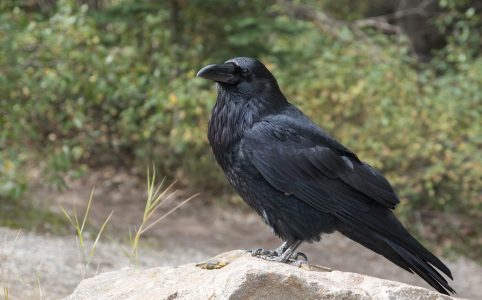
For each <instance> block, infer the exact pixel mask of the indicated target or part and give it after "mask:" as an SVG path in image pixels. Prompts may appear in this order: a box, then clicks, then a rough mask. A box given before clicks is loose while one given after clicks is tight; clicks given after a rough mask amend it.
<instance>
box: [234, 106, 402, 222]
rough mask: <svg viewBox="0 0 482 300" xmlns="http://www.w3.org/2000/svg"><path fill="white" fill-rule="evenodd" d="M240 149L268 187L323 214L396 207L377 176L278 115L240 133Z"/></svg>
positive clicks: (316, 133)
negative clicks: (289, 195)
mask: <svg viewBox="0 0 482 300" xmlns="http://www.w3.org/2000/svg"><path fill="white" fill-rule="evenodd" d="M303 121H304V120H303ZM241 151H243V154H244V155H249V157H250V159H251V161H252V163H253V165H254V166H255V167H256V169H257V170H258V171H259V172H260V173H261V174H262V176H263V177H264V178H265V179H266V180H267V181H268V182H269V183H270V184H271V185H272V186H273V187H274V188H276V189H277V190H280V191H282V192H284V193H286V194H294V195H295V196H296V197H297V198H299V199H301V200H303V201H305V202H306V203H308V204H309V205H311V206H312V207H314V208H315V209H318V210H321V211H323V212H328V213H335V212H341V213H343V212H342V211H343V210H348V211H349V210H350V209H352V208H356V209H358V210H362V211H367V210H369V208H370V206H373V205H377V204H378V205H381V206H384V207H387V208H394V207H395V205H396V204H397V203H399V199H398V197H397V195H396V194H395V193H394V191H393V189H392V187H391V186H390V183H389V182H388V181H387V180H386V179H385V178H384V177H383V176H382V175H381V174H380V173H379V172H377V171H376V170H375V169H373V168H372V167H371V166H369V165H368V164H365V163H363V162H361V161H360V160H359V159H358V158H357V157H356V155H355V154H354V153H353V152H351V151H350V150H348V149H347V148H346V147H344V146H343V145H341V144H339V143H338V142H336V141H335V140H334V139H332V138H331V137H329V136H328V135H327V134H325V133H324V132H323V131H322V130H321V129H319V128H318V127H316V126H314V125H313V124H312V123H308V122H300V120H299V119H297V118H291V117H288V116H280V115H278V116H274V117H272V118H269V119H266V120H264V121H261V122H258V123H257V124H256V125H255V126H253V128H251V129H250V130H249V131H247V132H246V133H245V135H244V137H243V140H242V143H241ZM340 210H341V211H340Z"/></svg>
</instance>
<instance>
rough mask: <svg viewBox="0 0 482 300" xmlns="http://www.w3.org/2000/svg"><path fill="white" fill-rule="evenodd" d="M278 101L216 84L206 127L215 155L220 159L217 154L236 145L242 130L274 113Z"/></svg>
mask: <svg viewBox="0 0 482 300" xmlns="http://www.w3.org/2000/svg"><path fill="white" fill-rule="evenodd" d="M277 98H278V99H280V98H282V99H283V100H284V101H282V102H283V103H287V102H286V100H285V98H284V96H283V95H282V94H280V95H278V97H277ZM278 102H279V101H273V99H265V98H262V97H260V98H258V97H248V96H246V95H243V94H240V93H237V92H236V91H232V90H227V89H225V88H223V87H219V88H218V97H217V100H216V104H215V105H214V107H213V110H212V114H211V120H210V121H209V129H208V139H209V142H210V144H211V146H212V148H213V151H214V154H215V156H216V158H218V159H219V158H220V157H219V155H222V153H225V152H226V151H228V150H229V149H230V148H231V147H232V146H233V145H235V144H237V143H238V142H239V141H240V140H241V138H242V136H243V134H244V132H245V131H246V130H248V129H250V128H251V127H252V126H253V125H254V124H255V123H256V122H258V121H259V120H261V119H262V117H263V116H266V115H269V114H272V113H274V112H276V110H277V109H279V107H280V104H281V103H278Z"/></svg>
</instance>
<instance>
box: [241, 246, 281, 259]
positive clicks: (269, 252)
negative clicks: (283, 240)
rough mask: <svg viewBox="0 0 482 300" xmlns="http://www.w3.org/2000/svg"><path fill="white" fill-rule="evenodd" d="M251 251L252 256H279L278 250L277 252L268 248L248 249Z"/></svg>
mask: <svg viewBox="0 0 482 300" xmlns="http://www.w3.org/2000/svg"><path fill="white" fill-rule="evenodd" d="M248 252H249V253H251V255H252V256H255V257H262V258H264V257H266V258H271V257H277V256H278V252H276V251H275V250H268V249H261V248H259V249H251V250H248Z"/></svg>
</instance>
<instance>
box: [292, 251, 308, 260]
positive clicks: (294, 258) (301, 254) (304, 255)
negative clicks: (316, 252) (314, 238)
mask: <svg viewBox="0 0 482 300" xmlns="http://www.w3.org/2000/svg"><path fill="white" fill-rule="evenodd" d="M300 256H301V257H302V258H303V259H304V260H305V262H306V261H308V257H307V256H306V254H304V253H303V252H296V253H293V255H291V257H290V260H294V261H299V259H298V258H299V257H300Z"/></svg>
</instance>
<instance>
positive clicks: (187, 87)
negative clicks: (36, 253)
mask: <svg viewBox="0 0 482 300" xmlns="http://www.w3.org/2000/svg"><path fill="white" fill-rule="evenodd" d="M81 2H82V1H81ZM285 2H286V1H268V2H266V1H249V2H244V1H238V2H228V1H215V0H211V1H162V2H161V1H160V2H158V3H156V2H151V1H127V0H126V1H118V2H116V1H113V2H112V3H113V4H111V5H107V6H106V7H104V8H103V9H89V7H88V6H87V5H80V4H78V3H77V2H73V1H59V2H58V3H57V4H51V5H50V6H48V7H47V8H45V9H43V10H42V9H31V7H30V6H28V5H27V4H25V3H23V2H10V4H5V3H4V4H3V6H0V9H1V10H2V14H0V95H1V97H0V111H1V119H0V125H1V128H2V130H1V132H0V160H1V161H0V162H1V165H2V168H1V169H0V171H1V175H2V176H1V179H0V197H12V195H14V196H15V197H17V198H18V197H20V195H21V192H22V191H24V190H25V189H26V181H25V179H23V178H22V176H21V175H20V174H22V172H20V171H18V172H17V171H15V172H13V173H12V170H20V169H22V168H25V166H26V165H25V163H24V162H29V164H27V165H30V166H31V165H32V163H33V165H35V166H36V167H37V168H40V169H42V170H44V172H45V174H47V176H48V177H49V181H50V182H52V183H54V184H55V185H58V186H62V185H63V182H62V178H63V176H64V174H65V173H66V172H81V171H82V170H85V169H86V168H87V167H97V166H100V165H105V164H110V165H112V164H114V165H118V166H123V167H136V166H141V167H142V168H144V166H145V165H146V164H149V163H150V162H151V161H155V162H156V163H157V165H158V167H159V168H160V169H161V170H162V172H163V173H164V174H172V176H176V177H178V178H181V179H182V180H183V182H184V183H185V184H189V185H192V186H196V187H197V188H196V189H200V188H202V189H205V190H208V191H211V192H212V193H214V194H217V195H219V194H220V193H224V192H226V183H225V180H224V179H223V178H222V174H221V172H220V171H219V169H218V168H217V167H216V165H215V162H214V160H213V158H212V155H211V153H210V150H209V147H208V144H207V139H206V137H205V135H206V128H207V122H208V118H209V113H210V109H211V107H212V105H213V104H214V101H215V90H214V87H213V86H212V83H208V82H204V81H202V80H197V79H195V74H196V71H197V70H198V69H199V68H200V67H201V66H203V65H205V64H209V63H216V62H221V61H224V60H226V59H228V58H230V57H234V56H255V57H259V58H260V59H261V60H263V61H264V62H265V63H266V64H267V65H268V67H269V68H270V69H271V70H272V71H273V72H274V74H275V75H276V76H277V78H278V79H279V81H280V85H281V86H282V88H283V90H284V91H285V93H286V95H287V96H288V98H289V99H291V101H292V102H293V103H295V104H296V105H298V106H300V107H301V108H302V109H303V110H304V111H305V112H307V113H308V115H309V116H310V117H311V118H313V119H314V120H315V121H316V122H317V123H318V124H320V125H321V126H322V127H323V128H325V129H326V130H327V131H329V132H330V133H331V134H332V135H334V136H335V137H336V138H338V139H340V140H341V141H342V142H343V143H344V144H346V145H347V146H349V147H350V148H352V149H353V150H354V151H356V152H357V153H358V154H359V156H360V157H361V158H362V159H364V160H366V161H367V162H369V163H371V164H373V165H374V166H375V167H377V168H378V169H380V170H382V171H383V172H384V173H385V174H386V175H387V177H388V178H389V179H390V180H391V181H392V182H393V184H394V185H395V186H396V189H397V191H398V192H399V194H400V196H401V197H402V198H403V200H404V201H403V202H402V204H401V206H400V208H399V210H398V212H399V213H400V214H401V216H402V217H403V218H405V220H406V221H414V220H416V219H414V218H415V217H419V216H423V217H424V220H430V219H432V218H433V219H434V220H441V219H440V215H443V216H446V217H448V218H449V219H448V220H447V224H440V223H434V224H432V223H430V222H429V221H427V222H426V224H425V226H427V227H430V229H431V230H430V232H431V233H432V234H431V235H430V236H425V237H426V238H431V239H432V238H433V239H439V242H441V243H444V244H446V245H447V246H448V247H452V248H457V247H458V248H460V249H461V248H462V247H469V246H470V247H472V248H473V247H474V246H477V245H478V246H480V245H481V238H480V229H481V228H482V224H481V221H480V220H481V217H482V213H481V211H482V180H481V179H482V151H480V150H481V148H482V128H481V127H482V122H481V121H480V120H481V118H482V105H481V104H482V99H481V98H482V93H481V88H482V56H480V52H477V51H475V52H474V51H473V50H474V48H476V47H479V49H480V44H478V45H477V44H476V43H477V41H478V42H479V43H480V27H478V26H479V25H480V24H481V21H480V11H476V10H475V9H474V8H473V7H471V6H470V5H469V4H470V3H469V4H467V3H468V2H467V1H460V3H462V2H463V3H462V4H461V5H452V4H447V3H448V2H447V1H441V6H442V8H443V9H445V10H444V12H445V13H444V14H441V15H440V16H439V17H438V18H437V19H434V20H433V21H434V22H438V23H437V24H438V26H439V29H440V31H441V32H443V33H444V34H445V36H446V46H445V47H444V48H443V49H441V50H438V51H437V52H434V53H433V59H432V61H431V62H430V63H428V64H421V63H419V62H417V61H416V60H415V59H414V58H413V56H412V55H411V53H410V51H411V49H410V43H409V41H408V40H407V39H405V38H404V37H403V36H398V35H397V36H393V35H387V34H384V33H380V32H378V31H376V30H370V29H367V30H363V31H360V30H357V29H354V28H352V27H350V26H349V23H345V22H344V21H343V22H341V21H340V22H337V23H336V24H335V25H336V26H335V25H334V26H333V27H332V28H327V27H326V26H320V22H317V20H316V19H315V20H313V19H308V18H303V17H300V16H299V15H297V14H296V13H294V12H293V11H292V10H290V9H289V8H287V6H286V5H285V4H286V3H285ZM288 2H289V1H288ZM310 2H311V3H312V4H313V5H314V4H320V3H321V4H320V5H319V6H316V7H318V9H322V8H326V7H327V6H326V5H323V1H310ZM318 2H319V3H318ZM48 3H53V1H52V2H48ZM295 3H296V1H295ZM450 3H451V2H450ZM467 5H469V6H467ZM366 7H370V6H369V5H368V6H367V5H365V6H363V5H361V6H360V9H361V10H362V12H363V10H366V9H367V8H366ZM339 14H340V13H339V12H338V15H339ZM360 14H361V13H360ZM360 14H356V13H353V12H352V13H351V14H350V15H349V16H347V19H352V18H354V16H356V17H360ZM315 16H316V15H315ZM450 20H452V21H450ZM347 22H348V21H347ZM454 24H455V25H454ZM461 35H462V36H461ZM12 153H13V154H12ZM228 191H229V190H228ZM450 220H459V221H457V222H452V221H450ZM410 223H411V224H415V223H416V222H410ZM455 232H456V233H457V234H456V233H455ZM461 232H462V235H460V233H461ZM458 239H460V240H462V239H464V241H463V242H461V243H458ZM481 248H482V247H479V249H481ZM462 250H463V249H462ZM473 256H475V257H482V253H475V254H473Z"/></svg>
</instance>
